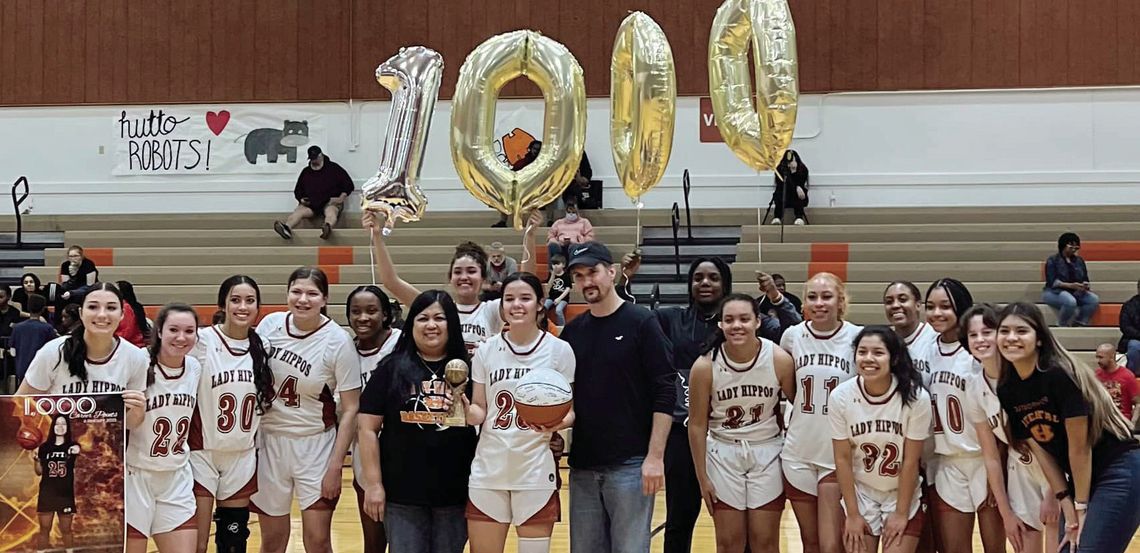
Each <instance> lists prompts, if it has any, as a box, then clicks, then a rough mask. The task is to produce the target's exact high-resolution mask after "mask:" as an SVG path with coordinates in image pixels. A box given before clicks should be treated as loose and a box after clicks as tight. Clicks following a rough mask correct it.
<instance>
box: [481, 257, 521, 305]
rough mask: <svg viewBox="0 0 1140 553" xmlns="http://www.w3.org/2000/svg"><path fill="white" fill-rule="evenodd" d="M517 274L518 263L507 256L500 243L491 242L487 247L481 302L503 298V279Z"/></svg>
mask: <svg viewBox="0 0 1140 553" xmlns="http://www.w3.org/2000/svg"><path fill="white" fill-rule="evenodd" d="M517 272H519V262H518V261H516V260H515V258H513V257H508V256H507V249H506V248H504V247H503V243H502V242H491V245H490V246H488V247H487V278H486V279H484V280H483V297H482V298H481V299H482V300H483V301H491V300H497V299H499V298H501V297H503V279H505V278H507V276H508V275H510V274H511V273H517Z"/></svg>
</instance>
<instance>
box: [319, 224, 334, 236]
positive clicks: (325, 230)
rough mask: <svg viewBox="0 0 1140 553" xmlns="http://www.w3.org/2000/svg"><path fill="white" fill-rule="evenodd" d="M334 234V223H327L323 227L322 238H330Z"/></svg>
mask: <svg viewBox="0 0 1140 553" xmlns="http://www.w3.org/2000/svg"><path fill="white" fill-rule="evenodd" d="M330 236H332V225H330V224H328V223H325V224H324V226H322V227H321V240H328V239H329V237H330Z"/></svg>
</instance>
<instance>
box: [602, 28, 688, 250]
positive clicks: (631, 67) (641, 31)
mask: <svg viewBox="0 0 1140 553" xmlns="http://www.w3.org/2000/svg"><path fill="white" fill-rule="evenodd" d="M676 119H677V73H676V70H675V69H674V65H673V50H672V49H671V48H670V47H669V40H668V39H667V38H665V32H664V31H662V30H661V27H660V26H658V25H657V22H656V21H654V20H653V18H651V17H649V16H648V15H646V14H644V13H642V12H633V13H631V14H629V16H628V17H626V18H625V20H624V21H622V23H621V26H620V27H619V28H618V34H617V38H615V39H614V51H613V57H612V58H611V60H610V147H611V148H612V150H613V156H614V166H615V167H616V168H617V175H618V179H619V180H620V181H621V185H622V189H623V190H625V194H626V195H627V196H629V199H631V200H633V202H634V203H636V204H637V207H638V209H640V208H641V206H642V203H641V196H643V195H644V194H645V193H646V192H648V191H649V189H650V188H653V187H654V186H656V185H657V183H658V182H661V177H662V176H664V175H665V168H666V167H667V166H668V165H669V155H670V154H671V153H672V151H673V129H674V126H675V122H676ZM638 228H639V229H640V225H638Z"/></svg>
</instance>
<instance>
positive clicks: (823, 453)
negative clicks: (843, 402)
mask: <svg viewBox="0 0 1140 553" xmlns="http://www.w3.org/2000/svg"><path fill="white" fill-rule="evenodd" d="M861 330H863V327H861V326H859V325H854V324H851V323H849V322H841V323H840V324H839V328H837V329H835V330H833V331H831V332H829V333H827V334H819V333H816V332H814V331H812V329H811V324H810V322H808V321H804V322H802V323H799V324H797V325H795V326H793V327H791V328H789V329H788V330H786V331H785V332H784V335H783V337H781V338H780V347H782V348H784V350H786V351H787V352H788V353H790V354H791V355H792V359H793V360H794V361H795V363H796V398H795V401H794V402H793V405H792V412H791V415H790V418H789V421H788V434H787V436H786V437H785V438H784V451H783V453H781V456H782V457H784V458H786V459H792V460H796V461H802V462H806V463H812V464H815V465H818V466H822V467H832V468H833V467H834V466H835V457H834V455H833V454H832V448H831V440H830V439H828V437H827V432H824V431H822V429H825V428H827V425H828V418H827V413H828V398H829V396H830V395H831V392H832V391H833V390H835V388H836V387H837V386H839V384H841V383H842V382H844V381H846V380H848V379H850V378H851V377H852V376H854V375H855V363H854V359H855V348H854V347H853V346H852V344H851V342H852V341H853V340H854V339H855V336H857V335H858V334H859V332H860V331H861Z"/></svg>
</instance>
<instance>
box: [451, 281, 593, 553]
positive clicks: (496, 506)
mask: <svg viewBox="0 0 1140 553" xmlns="http://www.w3.org/2000/svg"><path fill="white" fill-rule="evenodd" d="M542 297H543V294H542V283H541V282H540V281H539V280H538V277H536V276H535V275H533V274H531V273H514V274H512V275H510V276H508V277H507V278H506V280H505V281H503V299H502V302H501V303H500V306H499V309H500V314H501V315H502V318H503V319H505V320H506V321H507V322H508V323H510V330H508V331H507V332H504V333H500V334H496V335H494V336H492V337H491V338H489V339H488V340H487V341H486V342H484V343H483V345H482V346H481V347H479V349H477V350H475V355H474V357H473V358H472V365H471V375H472V380H473V381H474V389H473V392H472V404H471V406H470V407H469V408H468V411H467V422H468V424H470V425H472V426H480V427H481V433H480V437H479V444H478V446H477V447H476V449H475V459H474V460H473V461H472V463H471V479H470V482H469V484H468V485H469V488H470V489H469V491H468V501H467V510H466V515H467V533H468V535H469V538H470V540H471V552H472V553H502V552H503V548H504V546H505V544H506V539H507V532H508V531H509V529H510V526H511V525H512V524H513V525H514V526H515V528H516V532H517V533H518V536H519V546H518V551H519V553H547V552H549V551H550V536H551V534H552V533H553V531H554V523H555V522H557V521H558V518H559V514H560V513H561V506H560V502H559V498H558V478H557V474H558V464H557V460H556V459H555V456H554V455H552V454H551V452H550V450H549V449H548V447H547V444H548V443H549V442H550V441H551V439H552V437H553V436H554V435H555V434H554V432H556V431H558V430H562V429H565V428H569V427H570V426H571V425H572V424H574V411H573V409H571V410H570V412H569V413H567V414H566V416H565V417H563V419H562V420H561V421H560V422H558V423H557V424H555V425H553V426H548V427H541V426H536V425H533V424H528V422H527V421H525V420H523V419H522V418H520V417H519V415H518V413H517V412H516V411H515V407H514V405H515V396H514V392H515V387H516V386H517V385H518V383H519V379H521V378H522V377H523V376H524V375H526V374H527V373H529V372H530V371H532V370H538V369H553V370H555V371H558V372H559V373H561V374H562V375H563V376H565V377H566V380H567V381H568V382H570V383H573V382H574V367H575V359H574V352H573V350H571V349H570V344H567V343H566V342H564V341H562V340H560V339H559V338H557V337H555V336H554V335H552V334H550V333H548V332H546V331H544V330H542V329H541V328H540V327H539V324H538V323H539V322H540V321H542V319H544V318H545V316H546V313H545V309H543V307H542V303H541V302H542Z"/></svg>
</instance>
